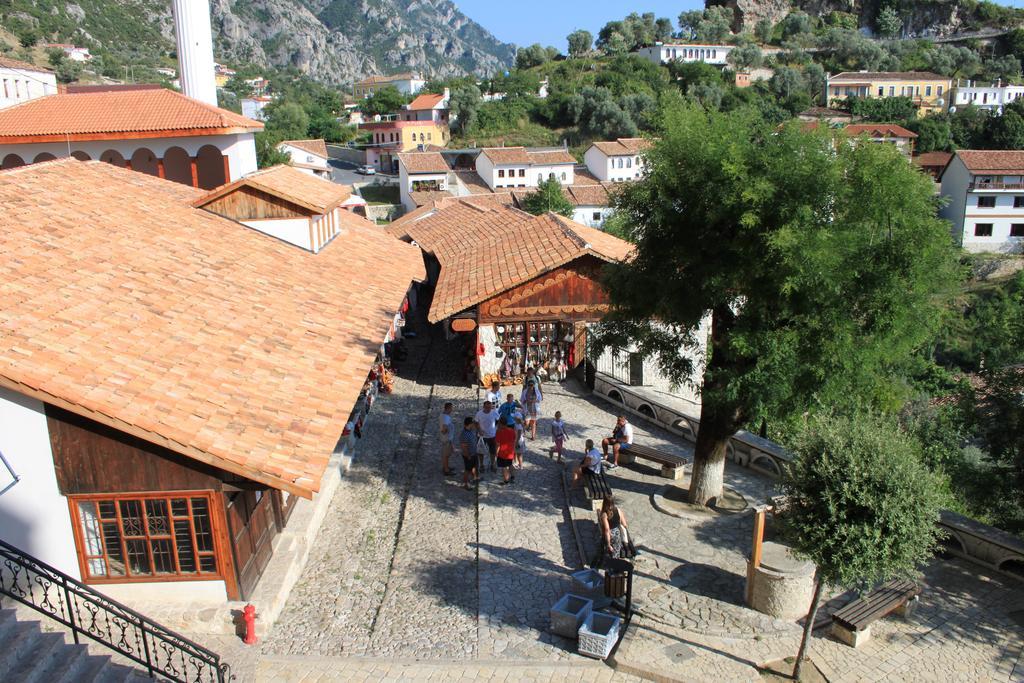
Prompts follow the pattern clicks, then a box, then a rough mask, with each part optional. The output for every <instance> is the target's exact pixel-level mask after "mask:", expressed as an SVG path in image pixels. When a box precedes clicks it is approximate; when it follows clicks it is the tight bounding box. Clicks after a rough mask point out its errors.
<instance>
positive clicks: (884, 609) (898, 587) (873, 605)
mask: <svg viewBox="0 0 1024 683" xmlns="http://www.w3.org/2000/svg"><path fill="white" fill-rule="evenodd" d="M920 593H921V587H920V586H918V585H917V584H916V583H914V582H913V581H907V580H905V579H897V580H895V581H889V582H888V583H884V584H882V585H881V586H879V587H878V588H876V589H875V590H873V591H871V592H870V593H868V594H867V595H863V596H861V597H859V598H857V599H856V600H854V601H853V602H851V603H850V604H848V605H846V606H845V607H842V608H840V609H839V610H836V612H834V613H833V614H832V635H833V636H834V637H835V638H836V639H838V640H840V641H842V642H844V643H846V644H847V645H850V646H852V647H855V648H856V647H860V646H861V645H863V644H864V643H866V642H867V641H868V640H869V639H870V638H871V624H872V623H874V622H875V621H876V620H877V619H881V618H882V617H884V616H886V615H888V614H891V613H893V612H897V613H899V614H900V615H901V616H907V615H908V614H909V612H910V609H911V608H912V606H913V605H914V604H915V603H916V602H917V596H918V595H919V594H920Z"/></svg>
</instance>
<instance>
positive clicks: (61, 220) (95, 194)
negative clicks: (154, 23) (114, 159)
mask: <svg viewBox="0 0 1024 683" xmlns="http://www.w3.org/2000/svg"><path fill="white" fill-rule="evenodd" d="M195 195H196V192H195V191H193V190H191V189H190V188H187V187H184V186H183V185H179V184H177V183H172V182H168V181H164V180H160V179H158V178H154V177H151V176H148V175H146V174H144V173H134V172H131V171H128V170H126V169H119V168H116V167H114V166H112V165H110V164H105V163H101V162H80V161H76V160H72V159H64V160H60V161H53V162H46V163H40V164H34V165H31V166H25V167H22V168H18V169H13V170H8V171H3V172H0V212H2V214H3V216H4V229H3V230H0V252H2V253H3V254H4V255H5V257H4V258H3V259H2V260H0V385H3V386H6V387H9V388H11V389H12V390H14V391H18V392H21V393H27V394H28V395H31V396H35V397H37V398H40V399H42V400H45V401H50V402H52V403H55V404H57V405H60V406H61V407H64V408H67V409H69V410H72V411H74V412H77V413H80V414H82V415H85V416H87V417H90V418H91V419H94V420H98V421H100V422H103V423H105V424H109V425H111V426H113V427H115V428H117V429H120V430H122V431H126V432H128V433H131V434H135V435H137V436H140V437H142V438H145V439H147V440H149V441H151V442H153V443H156V444H159V445H162V446H164V447H167V448H170V449H172V450H174V451H176V452H178V453H181V454H183V455H185V456H187V457H190V458H194V459H196V460H199V461H202V462H206V463H209V464H211V465H214V466H216V467H219V468H222V469H224V470H227V471H229V472H233V473H236V474H238V475H240V476H244V477H247V478H250V479H253V480H255V481H259V482H263V483H266V484H269V485H271V486H275V487H278V488H283V489H285V490H290V491H292V492H294V493H297V494H300V495H304V496H310V495H312V492H314V491H316V490H317V489H318V487H319V485H320V479H321V477H322V475H323V472H324V470H325V468H326V467H327V463H328V459H329V457H330V455H331V453H332V451H333V449H334V446H335V444H336V442H337V441H338V439H339V437H340V435H341V432H342V429H343V427H344V425H345V421H346V420H347V418H348V416H349V414H350V412H351V410H352V408H353V406H354V404H355V402H356V401H357V399H358V396H359V393H360V391H361V389H362V386H363V383H364V381H365V379H366V375H367V372H368V371H369V369H370V366H371V364H372V362H373V359H374V356H375V354H376V353H377V351H378V349H379V346H380V344H381V342H382V341H383V340H384V337H385V334H386V332H387V330H388V329H389V327H390V325H391V323H392V319H393V316H394V314H395V312H396V311H397V309H398V307H399V306H400V305H401V302H402V300H403V297H404V295H405V293H406V290H407V288H408V286H409V283H410V280H411V279H413V278H415V277H422V276H423V262H422V255H421V253H420V252H419V251H418V250H416V249H413V248H411V247H409V246H407V245H404V244H401V243H396V241H395V240H394V239H393V238H391V237H390V236H388V235H387V234H386V233H384V232H383V231H381V230H379V229H378V228H377V227H376V226H369V227H363V226H361V225H353V226H352V227H351V228H350V229H349V231H347V232H343V233H342V234H341V235H339V236H338V237H337V238H335V240H334V242H333V243H332V244H331V246H330V247H329V248H327V249H325V250H323V251H322V252H321V253H319V254H316V255H314V254H311V253H309V252H307V251H304V250H302V249H295V248H294V247H292V246H291V245H288V244H285V243H283V242H281V241H279V240H276V239H274V238H272V237H268V236H266V235H263V234H262V233H260V232H258V231H256V230H252V229H250V228H246V227H245V226H243V225H241V224H239V223H235V222H234V221H230V220H226V219H224V218H220V217H219V216H216V215H214V214H211V213H208V212H206V211H203V210H199V209H195V208H192V207H191V206H190V204H189V200H190V199H192V198H193V197H194V196H195Z"/></svg>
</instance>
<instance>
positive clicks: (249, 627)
mask: <svg viewBox="0 0 1024 683" xmlns="http://www.w3.org/2000/svg"><path fill="white" fill-rule="evenodd" d="M242 619H243V620H245V638H243V639H242V642H243V643H245V644H246V645H255V644H256V607H255V606H254V605H246V606H245V609H243V610H242Z"/></svg>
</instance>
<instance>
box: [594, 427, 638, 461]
mask: <svg viewBox="0 0 1024 683" xmlns="http://www.w3.org/2000/svg"><path fill="white" fill-rule="evenodd" d="M632 445H633V425H631V424H629V420H627V419H626V416H625V415H619V416H618V417H617V418H616V419H615V428H614V429H613V430H612V435H611V436H610V437H608V438H607V439H602V440H601V452H602V454H603V456H604V458H605V459H608V448H609V447H611V449H612V459H611V460H609V461H608V469H610V470H612V469H615V468H616V467H618V466H619V451H628V450H629V447H630V446H632Z"/></svg>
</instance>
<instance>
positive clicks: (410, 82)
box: [352, 73, 427, 99]
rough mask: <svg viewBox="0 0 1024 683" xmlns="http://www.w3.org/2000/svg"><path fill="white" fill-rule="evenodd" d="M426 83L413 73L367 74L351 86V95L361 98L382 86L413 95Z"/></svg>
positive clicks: (381, 88) (382, 87)
mask: <svg viewBox="0 0 1024 683" xmlns="http://www.w3.org/2000/svg"><path fill="white" fill-rule="evenodd" d="M426 84H427V82H426V81H425V80H424V79H423V78H422V77H420V76H419V75H418V74H414V73H401V74H394V75H391V76H368V77H367V78H364V79H363V80H361V81H359V82H357V83H356V84H355V85H354V86H353V87H352V95H353V97H355V98H356V99H362V98H364V97H369V96H370V95H372V94H374V93H375V92H377V91H378V90H383V89H384V88H394V89H395V90H397V91H398V92H400V93H402V94H403V95H415V94H416V93H418V92H419V91H420V90H422V89H423V86H425V85H426Z"/></svg>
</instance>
